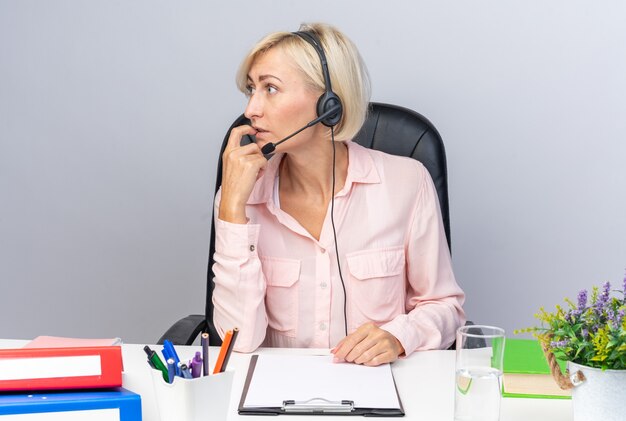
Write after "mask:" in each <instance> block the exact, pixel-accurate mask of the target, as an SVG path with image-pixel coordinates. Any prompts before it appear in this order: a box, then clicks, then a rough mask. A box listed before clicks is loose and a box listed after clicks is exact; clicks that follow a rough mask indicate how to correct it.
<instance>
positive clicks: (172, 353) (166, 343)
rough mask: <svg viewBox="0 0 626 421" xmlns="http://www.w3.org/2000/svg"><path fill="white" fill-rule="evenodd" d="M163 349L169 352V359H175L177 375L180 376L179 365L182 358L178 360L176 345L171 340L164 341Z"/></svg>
mask: <svg viewBox="0 0 626 421" xmlns="http://www.w3.org/2000/svg"><path fill="white" fill-rule="evenodd" d="M163 349H164V350H167V354H168V358H173V359H174V363H175V366H174V367H175V368H176V375H177V376H180V369H179V368H178V363H179V362H180V358H178V354H177V353H176V349H175V348H174V344H173V343H172V341H170V340H169V339H166V340H164V341H163Z"/></svg>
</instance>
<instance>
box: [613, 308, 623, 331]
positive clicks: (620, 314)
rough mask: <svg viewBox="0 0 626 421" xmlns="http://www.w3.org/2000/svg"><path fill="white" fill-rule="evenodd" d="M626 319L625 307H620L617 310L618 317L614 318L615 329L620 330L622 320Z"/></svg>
mask: <svg viewBox="0 0 626 421" xmlns="http://www.w3.org/2000/svg"><path fill="white" fill-rule="evenodd" d="M623 320H624V309H623V308H622V309H620V310H619V311H618V312H617V317H615V320H613V329H615V330H618V329H619V328H620V326H621V325H622V321H623Z"/></svg>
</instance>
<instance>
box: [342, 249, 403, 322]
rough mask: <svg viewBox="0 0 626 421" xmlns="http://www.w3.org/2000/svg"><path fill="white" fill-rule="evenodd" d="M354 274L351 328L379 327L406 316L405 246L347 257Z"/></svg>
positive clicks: (351, 285) (362, 252) (351, 286)
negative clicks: (370, 325) (361, 326)
mask: <svg viewBox="0 0 626 421" xmlns="http://www.w3.org/2000/svg"><path fill="white" fill-rule="evenodd" d="M346 260H347V263H348V270H349V272H350V295H351V299H350V304H351V306H350V309H351V310H350V315H351V318H350V325H351V328H353V329H356V328H358V327H359V326H360V325H362V324H363V323H366V322H369V321H372V322H374V323H376V324H377V325H381V324H383V323H386V322H389V321H390V320H392V319H393V318H394V317H396V316H397V315H398V314H404V312H405V310H404V301H405V297H406V285H405V284H406V282H405V257H404V247H403V246H397V247H391V248H384V249H376V250H365V251H359V252H355V253H350V254H348V255H346Z"/></svg>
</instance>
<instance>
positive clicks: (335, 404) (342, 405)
mask: <svg viewBox="0 0 626 421" xmlns="http://www.w3.org/2000/svg"><path fill="white" fill-rule="evenodd" d="M281 409H282V410H283V411H284V412H285V413H287V414H290V413H291V414H298V413H299V414H302V413H317V414H320V413H326V412H328V413H338V412H339V413H344V412H352V411H354V401H329V400H328V399H324V398H312V399H309V400H306V401H293V400H289V401H283V407H282V408H281Z"/></svg>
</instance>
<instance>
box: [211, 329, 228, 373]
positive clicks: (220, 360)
mask: <svg viewBox="0 0 626 421" xmlns="http://www.w3.org/2000/svg"><path fill="white" fill-rule="evenodd" d="M232 337H233V331H232V330H228V331H226V334H225V335H224V339H223V340H222V346H221V347H220V353H219V355H218V356H217V362H216V363H215V368H214V369H213V374H217V373H221V372H222V366H223V365H224V359H225V358H226V351H228V347H229V346H230V341H231V339H232Z"/></svg>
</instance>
